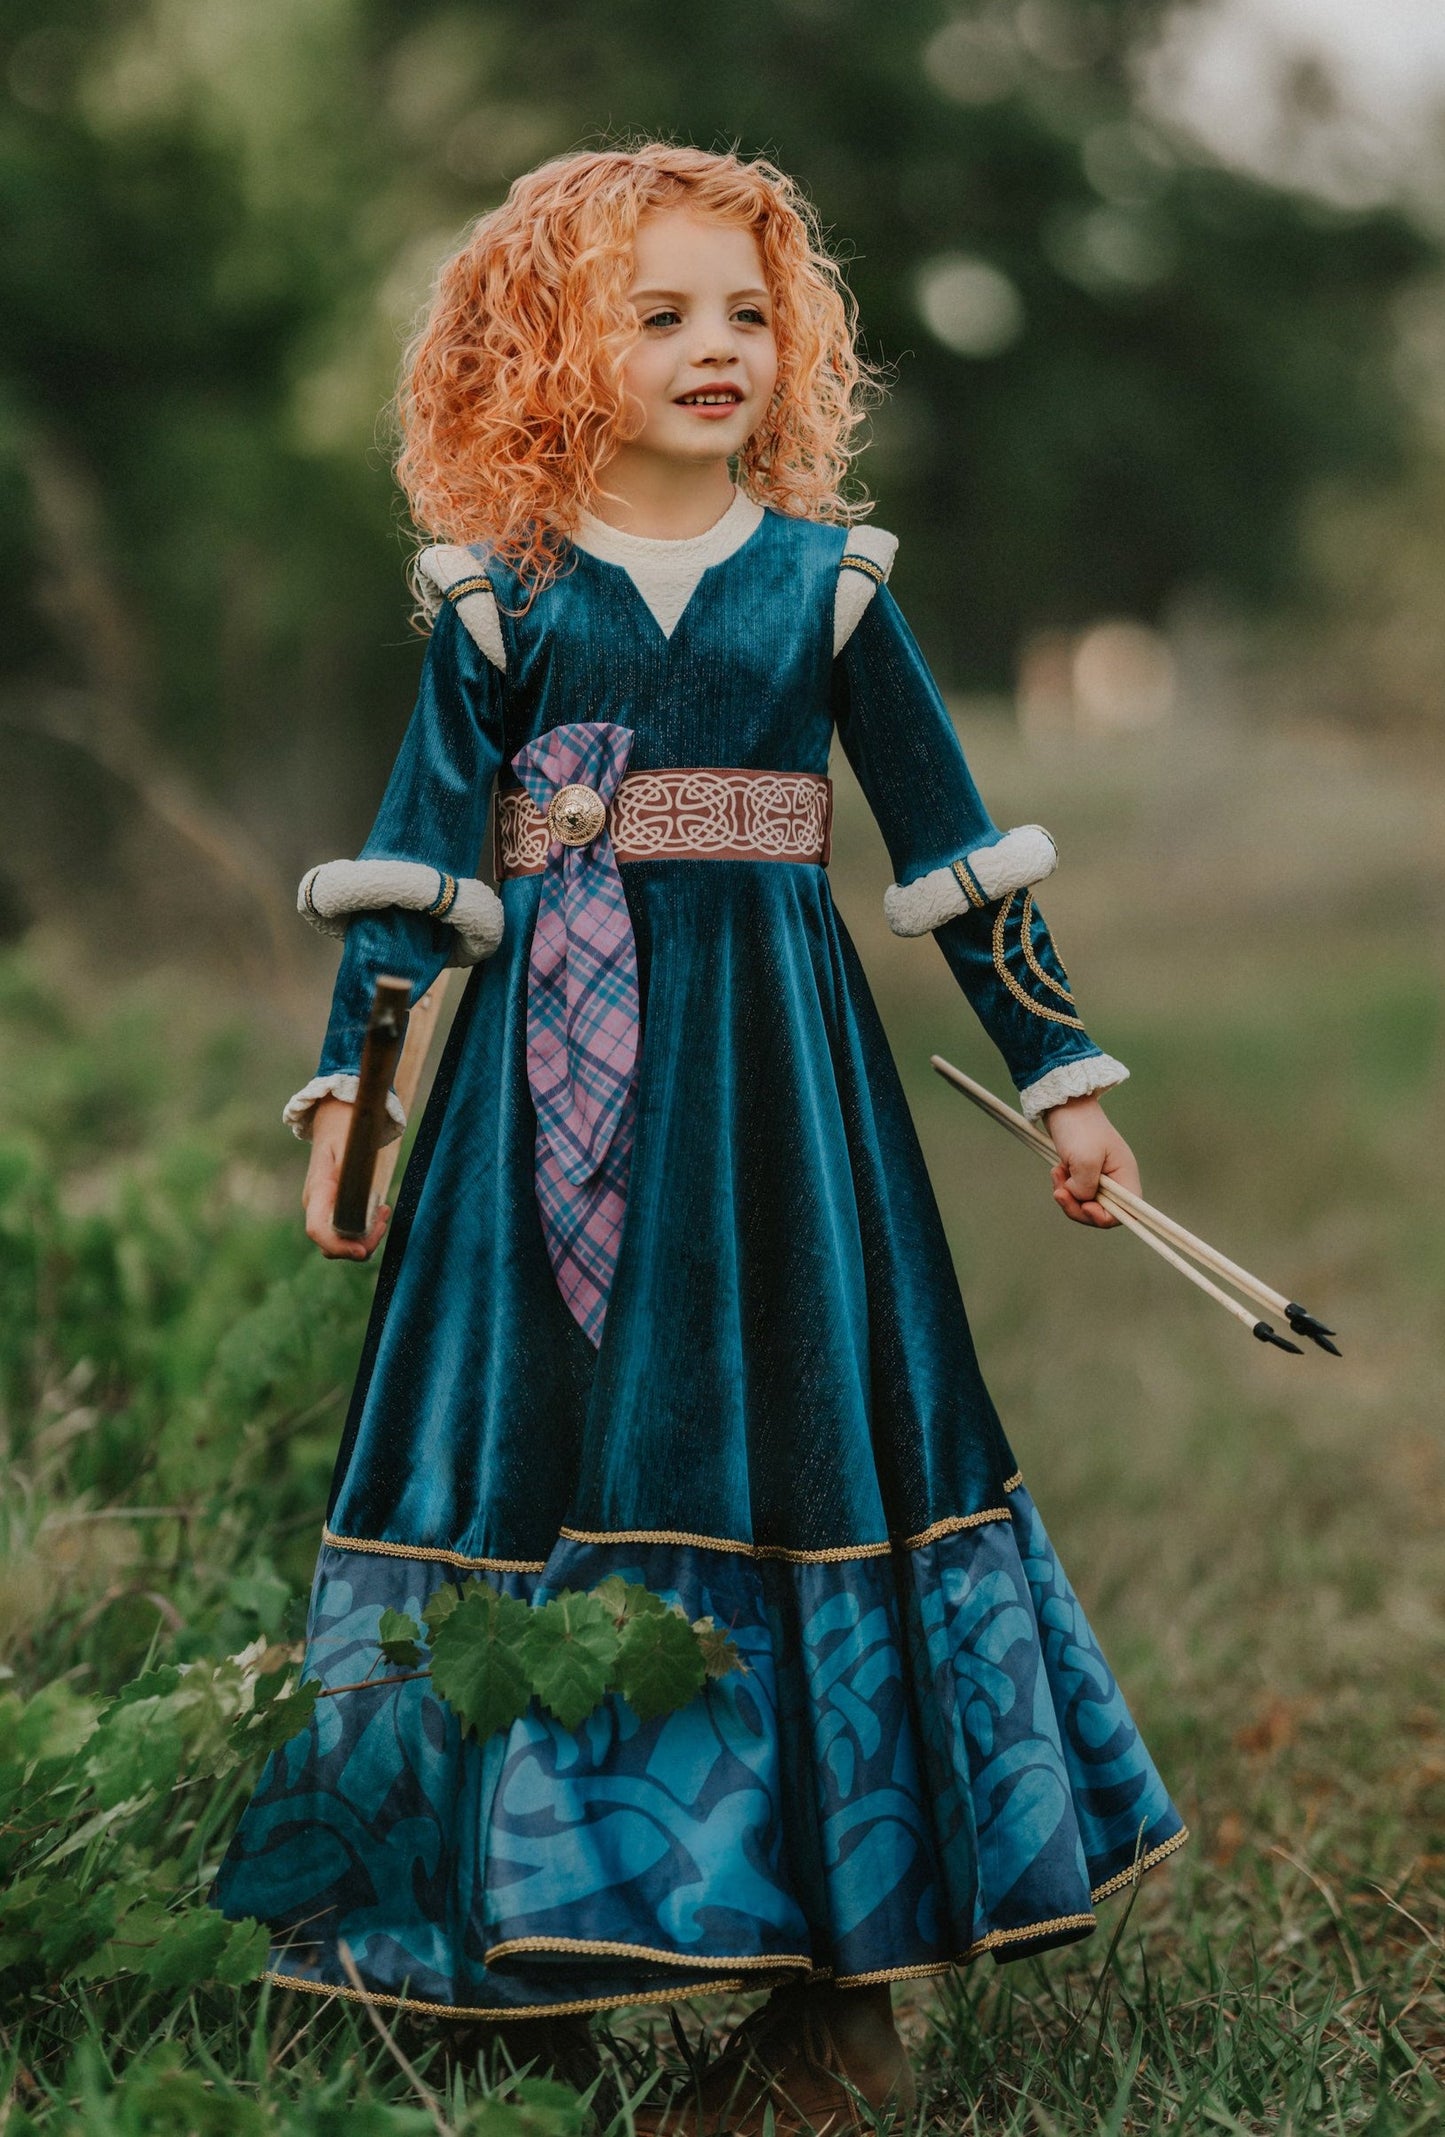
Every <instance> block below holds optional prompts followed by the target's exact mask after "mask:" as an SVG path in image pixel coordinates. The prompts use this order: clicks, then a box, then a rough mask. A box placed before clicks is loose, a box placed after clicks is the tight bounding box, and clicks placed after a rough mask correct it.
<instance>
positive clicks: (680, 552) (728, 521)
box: [572, 488, 763, 638]
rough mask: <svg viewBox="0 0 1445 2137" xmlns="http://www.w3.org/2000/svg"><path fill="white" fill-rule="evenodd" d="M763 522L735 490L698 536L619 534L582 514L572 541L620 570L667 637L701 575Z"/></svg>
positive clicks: (748, 500)
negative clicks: (723, 507) (717, 514)
mask: <svg viewBox="0 0 1445 2137" xmlns="http://www.w3.org/2000/svg"><path fill="white" fill-rule="evenodd" d="M762 520H763V508H762V506H761V505H760V504H757V503H756V502H755V501H754V500H753V499H752V498H751V497H749V496H748V495H747V493H746V491H744V490H739V489H736V488H735V489H734V491H733V501H732V503H731V504H730V505H729V506H728V508H727V510H726V512H724V513H723V515H722V517H721V519H716V520H714V521H713V523H712V525H711V526H710V527H708V528H706V529H705V530H704V532H703V533H701V534H685V535H681V536H678V537H670V536H667V535H653V534H624V533H623V531H622V529H621V528H620V527H611V526H609V525H608V524H607V522H606V520H602V519H598V518H597V517H596V516H595V514H593V513H591V512H584V513H583V514H582V516H581V518H580V520H579V521H578V523H577V531H576V533H575V534H574V535H573V536H572V540H573V542H574V543H575V545H576V547H577V548H579V549H585V550H586V551H587V554H588V555H589V556H594V557H598V558H600V559H601V561H602V562H603V563H604V564H616V565H617V566H618V567H619V568H620V569H621V570H623V571H625V572H626V573H627V576H628V577H629V578H630V579H631V581H632V583H633V585H634V586H635V587H636V588H637V591H638V592H639V593H640V594H641V596H642V598H643V600H644V601H645V602H646V603H647V606H648V608H649V609H650V610H651V611H652V614H653V616H654V617H655V619H656V621H657V627H658V629H659V630H660V631H661V632H662V634H663V636H664V637H666V638H670V637H671V636H672V634H673V631H674V629H675V628H676V625H677V620H678V618H679V617H680V616H681V614H682V612H683V610H684V609H685V608H686V607H687V604H688V602H689V601H690V600H691V599H692V597H693V594H694V593H695V592H696V591H697V583H698V580H699V579H700V578H701V577H702V575H703V573H704V572H705V571H710V570H711V569H712V567H713V565H714V564H721V563H723V562H724V561H725V560H726V559H727V558H728V557H730V556H732V555H733V554H734V552H735V551H736V550H739V549H741V548H742V546H743V543H744V542H745V541H747V540H748V539H749V537H750V536H751V535H754V534H756V532H757V530H758V528H759V527H760V526H761V525H762Z"/></svg>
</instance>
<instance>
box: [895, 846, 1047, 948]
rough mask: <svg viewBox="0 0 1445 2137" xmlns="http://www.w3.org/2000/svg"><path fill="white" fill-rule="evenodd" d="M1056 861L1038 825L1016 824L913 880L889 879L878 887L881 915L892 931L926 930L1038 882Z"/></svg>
mask: <svg viewBox="0 0 1445 2137" xmlns="http://www.w3.org/2000/svg"><path fill="white" fill-rule="evenodd" d="M1058 865H1059V853H1058V848H1057V847H1056V846H1055V844H1054V842H1053V840H1052V839H1051V838H1050V837H1049V834H1048V832H1047V831H1045V829H1044V827H1043V825H1042V824H1017V825H1015V827H1014V829H1013V830H1012V831H1005V833H1004V835H1003V837H1002V838H1001V839H996V840H995V842H994V844H993V845H992V846H976V847H975V848H974V850H973V852H972V853H970V854H965V855H964V856H963V858H962V859H960V860H957V861H953V862H951V863H950V864H949V866H948V867H947V868H935V869H934V870H933V871H932V872H931V873H930V874H929V875H926V876H920V877H919V878H918V881H917V882H916V883H892V884H890V885H889V887H888V889H887V890H885V891H884V893H883V916H884V918H885V919H886V920H887V922H888V925H889V927H891V928H892V930H893V932H894V934H895V935H927V934H928V933H929V932H930V931H931V930H932V929H933V928H941V927H942V926H943V924H944V922H945V921H946V920H955V919H957V917H958V915H959V914H960V913H966V912H967V911H968V910H969V909H970V907H973V908H974V909H977V908H979V907H981V906H984V905H990V904H992V903H993V901H994V900H995V899H996V898H1005V897H1008V896H1009V895H1010V893H1011V892H1013V891H1016V890H1027V889H1028V888H1029V886H1030V885H1031V884H1034V883H1042V882H1043V880H1044V878H1045V876H1051V875H1052V874H1053V872H1054V870H1055V869H1056V868H1057V867H1058Z"/></svg>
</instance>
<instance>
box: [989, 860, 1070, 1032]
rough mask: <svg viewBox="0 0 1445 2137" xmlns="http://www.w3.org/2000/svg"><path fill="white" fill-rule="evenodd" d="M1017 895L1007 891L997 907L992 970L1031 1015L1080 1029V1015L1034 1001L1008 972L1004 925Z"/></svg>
mask: <svg viewBox="0 0 1445 2137" xmlns="http://www.w3.org/2000/svg"><path fill="white" fill-rule="evenodd" d="M1017 896H1018V892H1017V891H1016V890H1014V891H1010V892H1009V894H1008V896H1007V898H1005V900H1004V902H1003V904H1002V905H1001V906H1000V907H999V909H998V918H997V919H996V920H995V922H994V924H993V966H994V970H995V972H997V974H998V976H999V978H1000V979H1001V980H1002V981H1003V983H1004V985H1005V987H1007V989H1008V991H1009V993H1010V994H1011V995H1012V996H1013V998H1014V1000H1015V1001H1016V1002H1022V1004H1023V1006H1024V1008H1025V1009H1027V1010H1028V1011H1029V1012H1030V1014H1031V1015H1033V1016H1036V1017H1044V1018H1046V1019H1047V1020H1048V1022H1049V1023H1050V1024H1067V1025H1068V1027H1069V1029H1070V1030H1071V1031H1082V1030H1083V1028H1084V1023H1083V1019H1082V1017H1071V1016H1067V1015H1066V1014H1065V1013H1064V1011H1063V1010H1062V1009H1050V1008H1049V1006H1048V1004H1047V1003H1046V1002H1036V1001H1035V1000H1034V998H1033V996H1032V995H1031V994H1030V993H1029V992H1028V990H1027V989H1026V988H1024V987H1021V986H1020V985H1019V983H1018V981H1017V980H1016V979H1015V978H1014V976H1013V974H1012V972H1010V970H1009V968H1008V963H1007V957H1006V945H1005V941H1004V927H1005V925H1006V923H1007V921H1008V916H1009V914H1010V912H1011V911H1012V910H1013V902H1014V899H1015V898H1016V897H1017ZM1027 954H1028V953H1027V951H1025V956H1026V957H1027ZM1068 999H1069V1000H1070V1001H1072V1000H1073V996H1072V995H1070V996H1069V997H1068Z"/></svg>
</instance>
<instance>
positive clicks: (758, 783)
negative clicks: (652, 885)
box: [492, 765, 833, 883]
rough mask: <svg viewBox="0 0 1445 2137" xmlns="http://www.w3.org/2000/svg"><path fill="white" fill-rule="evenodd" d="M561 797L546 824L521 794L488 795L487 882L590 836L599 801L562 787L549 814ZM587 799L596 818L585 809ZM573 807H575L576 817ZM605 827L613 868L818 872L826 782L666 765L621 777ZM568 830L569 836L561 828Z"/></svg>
mask: <svg viewBox="0 0 1445 2137" xmlns="http://www.w3.org/2000/svg"><path fill="white" fill-rule="evenodd" d="M564 795H565V796H567V797H573V799H572V800H571V801H570V803H569V808H570V811H571V814H570V816H568V815H564V817H563V818H561V819H559V820H558V821H557V822H553V821H551V820H549V818H548V817H546V816H543V814H542V813H541V811H540V810H539V809H538V808H537V806H536V804H535V803H534V802H533V800H532V797H531V795H530V794H528V792H527V790H526V788H525V787H521V786H500V787H499V788H498V790H497V816H496V829H495V832H494V835H493V841H492V873H493V875H494V877H495V878H496V880H497V882H499V883H500V882H503V881H505V879H506V878H507V877H508V876H535V875H540V874H541V872H542V870H543V868H544V867H545V866H546V861H547V848H548V845H549V844H550V842H551V841H552V840H553V839H554V838H560V839H561V840H562V842H563V844H564V845H581V844H585V843H586V840H587V838H590V837H595V836H596V831H597V830H598V829H600V828H601V820H602V819H601V818H600V817H598V815H597V813H596V810H600V809H601V801H600V797H597V796H595V795H592V790H591V789H590V788H585V789H584V788H578V787H575V786H573V787H568V788H565V789H563V790H562V793H559V795H558V796H557V799H556V800H555V801H554V803H553V810H554V811H555V810H556V809H557V806H558V803H559V802H562V800H563V797H564ZM587 796H591V799H592V800H593V802H595V803H596V810H594V811H589V810H588V809H587V807H586V806H585V797H587ZM578 800H581V801H582V802H583V804H584V805H583V806H581V807H580V808H579V807H578ZM605 820H606V823H607V827H608V829H609V831H610V832H611V834H612V850H613V852H614V853H615V854H616V856H617V858H618V860H619V861H654V860H658V861H661V860H667V861H672V860H689V861H805V862H807V861H811V862H812V863H813V864H814V866H817V867H823V868H826V867H827V865H828V855H829V850H830V847H831V842H832V832H833V782H832V781H831V779H820V778H818V777H817V775H816V774H815V773H813V772H765V771H764V772H759V771H750V770H747V769H746V768H744V767H741V766H722V765H667V766H664V767H662V768H661V769H659V770H658V771H655V772H628V773H627V774H626V775H625V777H624V778H623V779H622V780H621V782H620V783H619V785H618V788H617V792H616V793H615V794H614V795H613V797H612V804H611V807H610V808H609V809H607V811H606V813H605ZM574 825H575V826H576V827H578V828H570V827H571V826H574ZM593 826H595V828H591V827H593ZM579 832H580V835H579Z"/></svg>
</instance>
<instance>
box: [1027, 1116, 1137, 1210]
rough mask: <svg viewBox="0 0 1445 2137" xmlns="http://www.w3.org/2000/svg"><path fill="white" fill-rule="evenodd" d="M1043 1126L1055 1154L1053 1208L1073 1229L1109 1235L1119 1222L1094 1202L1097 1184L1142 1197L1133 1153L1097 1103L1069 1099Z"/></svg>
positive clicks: (1097, 1188) (1046, 1117)
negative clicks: (1088, 1228)
mask: <svg viewBox="0 0 1445 2137" xmlns="http://www.w3.org/2000/svg"><path fill="white" fill-rule="evenodd" d="M1044 1124H1045V1126H1046V1127H1047V1129H1048V1131H1049V1134H1050V1136H1051V1137H1052V1138H1053V1143H1054V1148H1055V1149H1056V1150H1057V1151H1058V1153H1059V1163H1058V1164H1057V1165H1055V1167H1054V1170H1053V1180H1054V1200H1055V1202H1057V1203H1058V1205H1059V1208H1060V1209H1061V1210H1062V1211H1063V1213H1064V1215H1065V1216H1066V1217H1072V1218H1073V1220H1074V1222H1075V1224H1092V1225H1096V1226H1097V1227H1098V1229H1099V1230H1100V1231H1101V1232H1108V1231H1113V1230H1114V1229H1115V1228H1116V1227H1117V1225H1118V1222H1119V1220H1118V1218H1117V1217H1112V1216H1110V1214H1109V1212H1108V1210H1106V1209H1105V1207H1104V1205H1103V1203H1102V1202H1098V1201H1096V1200H1095V1199H1094V1198H1095V1196H1096V1195H1097V1194H1098V1192H1099V1181H1100V1179H1101V1178H1102V1179H1105V1180H1117V1181H1118V1182H1119V1185H1120V1186H1121V1187H1129V1188H1132V1189H1133V1191H1134V1193H1135V1194H1136V1195H1137V1194H1139V1193H1140V1192H1141V1191H1142V1190H1141V1188H1140V1185H1139V1167H1138V1166H1137V1164H1136V1163H1135V1162H1134V1153H1133V1151H1132V1150H1131V1149H1130V1148H1129V1145H1128V1144H1127V1143H1126V1142H1125V1140H1124V1138H1123V1136H1122V1135H1120V1133H1119V1131H1118V1129H1117V1128H1116V1127H1115V1126H1114V1124H1113V1122H1112V1121H1111V1120H1110V1119H1109V1116H1108V1115H1107V1114H1106V1113H1105V1111H1104V1108H1103V1107H1102V1106H1101V1105H1100V1104H1099V1101H1098V1099H1097V1098H1071V1099H1070V1100H1069V1102H1068V1104H1067V1105H1062V1106H1054V1107H1053V1108H1052V1110H1051V1111H1050V1112H1049V1113H1047V1114H1046V1115H1045V1116H1044Z"/></svg>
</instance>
